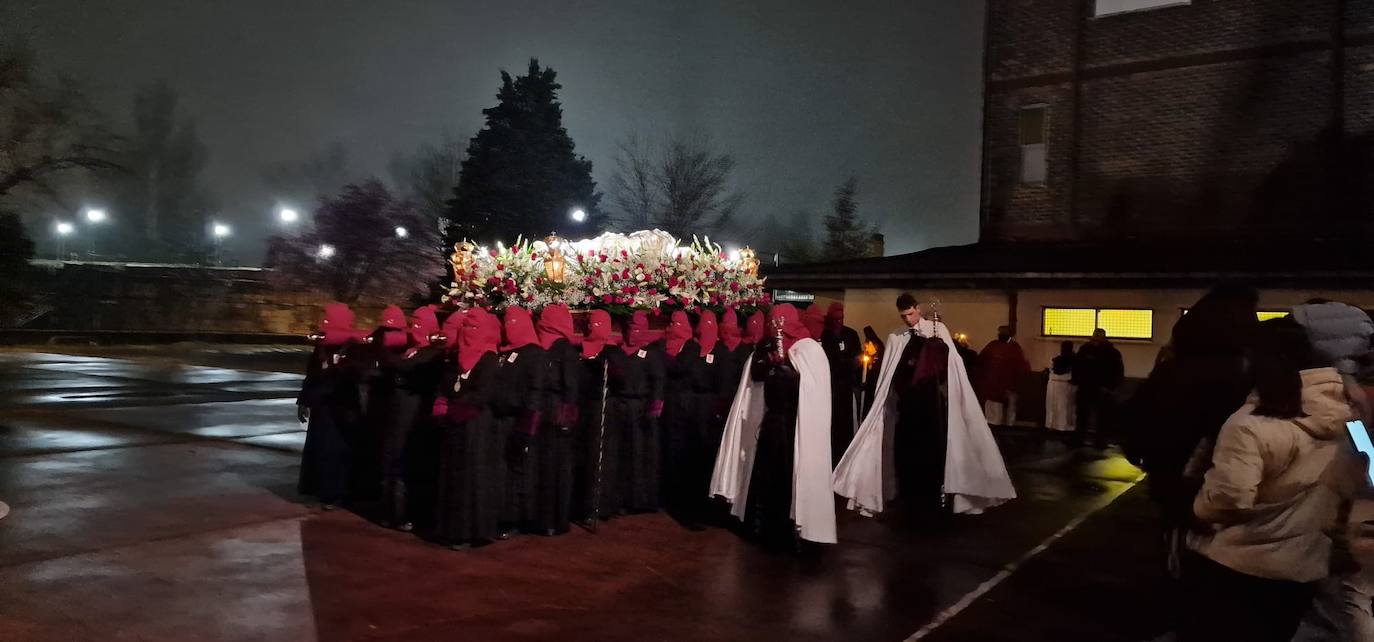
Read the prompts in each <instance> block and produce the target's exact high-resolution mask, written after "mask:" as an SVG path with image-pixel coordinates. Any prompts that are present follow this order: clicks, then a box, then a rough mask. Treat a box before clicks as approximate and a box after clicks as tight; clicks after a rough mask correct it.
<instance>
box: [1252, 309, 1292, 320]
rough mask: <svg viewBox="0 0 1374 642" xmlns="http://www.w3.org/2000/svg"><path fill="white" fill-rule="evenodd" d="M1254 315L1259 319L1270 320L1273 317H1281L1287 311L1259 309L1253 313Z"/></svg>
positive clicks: (1286, 313)
mask: <svg viewBox="0 0 1374 642" xmlns="http://www.w3.org/2000/svg"><path fill="white" fill-rule="evenodd" d="M1255 316H1256V317H1259V320H1260V321H1272V320H1274V319H1282V318H1284V317H1286V316H1288V311H1286V310H1284V311H1279V310H1260V311H1259V312H1256V313H1255Z"/></svg>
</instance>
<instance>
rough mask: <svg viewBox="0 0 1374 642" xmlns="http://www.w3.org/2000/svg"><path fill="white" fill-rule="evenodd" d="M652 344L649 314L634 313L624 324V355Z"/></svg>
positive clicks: (652, 337)
mask: <svg viewBox="0 0 1374 642" xmlns="http://www.w3.org/2000/svg"><path fill="white" fill-rule="evenodd" d="M653 342H654V333H653V331H652V330H650V329H649V313H648V312H645V311H643V310H639V311H636V312H635V313H634V314H633V315H631V316H630V321H629V322H628V323H626V324H625V345H624V346H623V348H624V350H625V354H634V353H635V352H638V351H639V350H641V349H643V348H644V347H645V346H647V345H649V344H650V343H653Z"/></svg>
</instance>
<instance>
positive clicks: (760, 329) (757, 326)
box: [743, 312, 768, 346]
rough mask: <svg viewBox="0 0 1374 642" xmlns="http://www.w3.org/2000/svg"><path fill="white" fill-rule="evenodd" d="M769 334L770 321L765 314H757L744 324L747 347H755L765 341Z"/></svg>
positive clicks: (752, 315) (750, 316) (744, 340)
mask: <svg viewBox="0 0 1374 642" xmlns="http://www.w3.org/2000/svg"><path fill="white" fill-rule="evenodd" d="M767 333H768V320H767V317H765V316H764V314H763V312H755V313H753V314H751V315H749V320H748V321H746V322H745V324H744V339H743V342H744V344H745V345H751V346H752V345H755V344H757V343H758V342H760V341H763V336H764V335H765V334H767Z"/></svg>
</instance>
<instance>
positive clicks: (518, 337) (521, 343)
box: [501, 307, 539, 352]
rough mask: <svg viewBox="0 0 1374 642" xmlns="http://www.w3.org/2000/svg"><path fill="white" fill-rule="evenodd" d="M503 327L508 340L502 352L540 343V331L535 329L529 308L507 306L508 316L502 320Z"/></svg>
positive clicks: (502, 347)
mask: <svg viewBox="0 0 1374 642" xmlns="http://www.w3.org/2000/svg"><path fill="white" fill-rule="evenodd" d="M501 327H502V330H503V331H504V332H505V336H506V342H505V344H504V345H502V346H501V351H502V352H510V351H511V350H516V349H519V348H523V347H525V346H527V345H532V344H538V343H539V333H537V332H535V330H534V321H533V320H532V319H530V311H529V310H526V309H524V308H516V307H511V308H506V316H505V318H504V319H503V320H502V324H501Z"/></svg>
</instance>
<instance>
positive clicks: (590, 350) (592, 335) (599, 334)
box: [582, 310, 611, 359]
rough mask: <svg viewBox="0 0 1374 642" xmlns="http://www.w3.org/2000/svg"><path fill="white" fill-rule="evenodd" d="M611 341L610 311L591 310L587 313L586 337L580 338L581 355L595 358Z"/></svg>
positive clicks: (586, 357)
mask: <svg viewBox="0 0 1374 642" xmlns="http://www.w3.org/2000/svg"><path fill="white" fill-rule="evenodd" d="M610 342H611V313H609V312H607V311H605V310H592V311H591V313H589V314H588V315H587V337H586V338H585V339H583V340H582V357H583V358H584V359H595V358H596V356H597V355H599V354H601V350H602V349H603V348H605V347H606V344H607V343H610Z"/></svg>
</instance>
